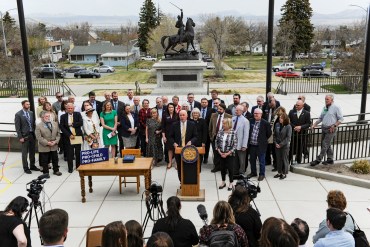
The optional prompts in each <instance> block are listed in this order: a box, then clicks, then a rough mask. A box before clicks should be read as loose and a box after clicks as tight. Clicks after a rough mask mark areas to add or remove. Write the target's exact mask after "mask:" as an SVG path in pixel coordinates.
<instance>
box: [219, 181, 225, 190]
mask: <svg viewBox="0 0 370 247" xmlns="http://www.w3.org/2000/svg"><path fill="white" fill-rule="evenodd" d="M225 187H226V183H225V184H224V185H220V186H218V188H219V189H220V190H222V189H223V188H225Z"/></svg>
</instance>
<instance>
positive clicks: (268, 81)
mask: <svg viewBox="0 0 370 247" xmlns="http://www.w3.org/2000/svg"><path fill="white" fill-rule="evenodd" d="M267 32H268V36H267V70H266V98H267V93H269V92H271V76H272V41H273V34H274V0H269V15H268V30H267Z"/></svg>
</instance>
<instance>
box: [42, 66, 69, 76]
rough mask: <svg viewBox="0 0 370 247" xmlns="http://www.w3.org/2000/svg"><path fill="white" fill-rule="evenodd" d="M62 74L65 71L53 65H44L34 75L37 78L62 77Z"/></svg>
mask: <svg viewBox="0 0 370 247" xmlns="http://www.w3.org/2000/svg"><path fill="white" fill-rule="evenodd" d="M64 76H65V73H64V72H63V71H62V70H61V69H57V68H53V67H44V68H42V69H41V70H40V71H39V72H38V74H37V75H36V77H37V78H64Z"/></svg>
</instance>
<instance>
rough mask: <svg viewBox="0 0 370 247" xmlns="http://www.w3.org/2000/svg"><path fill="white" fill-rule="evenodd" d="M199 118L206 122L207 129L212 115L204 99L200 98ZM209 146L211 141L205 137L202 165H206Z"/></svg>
mask: <svg viewBox="0 0 370 247" xmlns="http://www.w3.org/2000/svg"><path fill="white" fill-rule="evenodd" d="M200 105H201V107H200V117H201V118H203V119H204V120H206V126H207V129H208V127H209V122H210V121H211V115H212V108H210V107H208V100H207V99H206V98H202V99H201V101H200ZM210 145H211V139H210V138H209V135H207V141H206V147H205V149H206V150H205V154H204V156H203V163H204V164H207V163H208V156H209V147H210Z"/></svg>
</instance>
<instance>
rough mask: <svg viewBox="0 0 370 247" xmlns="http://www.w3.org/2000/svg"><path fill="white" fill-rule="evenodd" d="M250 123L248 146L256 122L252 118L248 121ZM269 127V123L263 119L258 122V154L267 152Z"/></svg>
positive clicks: (269, 134)
mask: <svg viewBox="0 0 370 247" xmlns="http://www.w3.org/2000/svg"><path fill="white" fill-rule="evenodd" d="M249 123H250V128H249V141H248V142H249V146H250V145H251V144H250V142H251V135H252V132H253V128H254V125H255V124H256V120H255V119H254V118H253V119H251V120H250V121H249ZM271 133H272V132H271V125H270V123H269V122H267V121H266V120H265V119H263V118H261V122H260V128H259V131H258V136H257V143H258V145H257V146H258V149H259V152H260V153H266V150H267V144H268V143H267V140H268V139H269V138H270V136H271Z"/></svg>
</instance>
